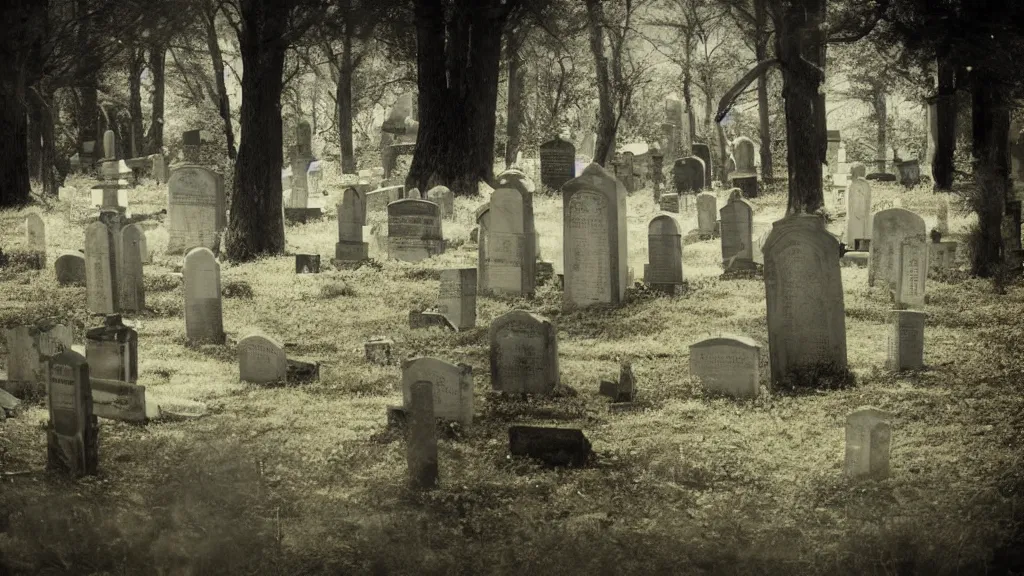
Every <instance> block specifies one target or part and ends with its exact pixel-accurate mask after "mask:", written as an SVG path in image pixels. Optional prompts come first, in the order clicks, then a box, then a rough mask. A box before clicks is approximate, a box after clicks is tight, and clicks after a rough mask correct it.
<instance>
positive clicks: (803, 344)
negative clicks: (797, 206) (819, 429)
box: [763, 214, 847, 385]
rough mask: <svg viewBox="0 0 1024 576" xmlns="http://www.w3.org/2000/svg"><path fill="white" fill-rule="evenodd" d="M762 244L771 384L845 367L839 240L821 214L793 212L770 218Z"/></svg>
mask: <svg viewBox="0 0 1024 576" xmlns="http://www.w3.org/2000/svg"><path fill="white" fill-rule="evenodd" d="M763 249H764V277H765V291H766V299H767V308H768V313H767V317H768V353H769V356H770V360H771V362H770V364H771V375H772V379H771V381H772V384H773V385H777V384H780V383H782V382H783V381H785V380H786V378H787V377H788V376H790V375H791V374H792V373H793V372H797V371H801V372H802V371H807V372H808V373H815V372H819V373H820V372H823V371H824V372H826V373H835V372H840V371H843V372H845V370H846V366H847V364H846V316H845V308H844V306H843V283H842V276H841V275H840V270H839V241H838V240H836V238H835V236H833V235H832V234H830V233H829V232H828V231H827V230H826V229H825V221H824V219H823V218H822V217H820V216H818V215H814V214H793V215H790V216H786V217H785V218H783V219H781V220H778V221H777V222H775V224H774V225H773V226H772V230H771V233H770V234H769V235H768V238H767V240H766V241H765V244H764V248H763ZM836 375H837V376H843V375H842V374H836Z"/></svg>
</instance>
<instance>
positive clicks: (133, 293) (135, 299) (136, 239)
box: [90, 224, 146, 378]
mask: <svg viewBox="0 0 1024 576" xmlns="http://www.w3.org/2000/svg"><path fill="white" fill-rule="evenodd" d="M144 250H146V233H145V232H143V231H142V227H141V226H139V225H138V224H129V225H127V226H125V227H124V228H122V229H121V262H120V266H118V283H117V284H118V289H119V290H120V291H121V293H120V297H119V298H118V302H119V304H120V306H121V310H125V311H131V312H138V311H140V310H145V309H146V287H145V283H144V281H143V274H142V268H143V263H144V262H145V256H144V255H143V253H142V252H143V251H144ZM90 364H92V362H90ZM100 378H104V376H100Z"/></svg>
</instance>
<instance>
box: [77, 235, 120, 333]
mask: <svg viewBox="0 0 1024 576" xmlns="http://www.w3.org/2000/svg"><path fill="white" fill-rule="evenodd" d="M117 278H118V269H117V253H116V250H115V246H114V238H113V237H112V235H111V233H110V229H109V228H107V226H106V225H105V224H104V223H103V222H93V223H92V224H89V226H87V227H86V229H85V293H86V302H87V306H88V308H89V312H91V313H93V314H113V313H115V312H119V311H120V310H121V308H120V302H119V299H120V296H121V295H120V289H119V288H118V287H117Z"/></svg>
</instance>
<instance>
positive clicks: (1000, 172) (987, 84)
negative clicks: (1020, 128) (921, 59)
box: [971, 68, 1019, 278]
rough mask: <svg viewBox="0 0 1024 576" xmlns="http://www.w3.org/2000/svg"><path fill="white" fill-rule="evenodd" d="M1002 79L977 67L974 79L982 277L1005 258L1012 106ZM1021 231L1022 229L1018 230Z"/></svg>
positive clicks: (975, 260)
mask: <svg viewBox="0 0 1024 576" xmlns="http://www.w3.org/2000/svg"><path fill="white" fill-rule="evenodd" d="M1003 90H1004V88H1003V87H1002V84H1001V83H999V82H998V81H993V78H992V77H991V76H990V75H988V74H986V73H985V72H984V71H983V70H980V69H978V68H975V69H974V71H973V72H972V82H971V96H972V98H971V102H972V110H971V118H972V121H971V128H972V144H973V156H974V158H973V162H974V179H975V182H976V185H977V192H976V194H977V195H978V196H977V197H976V198H974V202H973V204H974V206H973V208H974V210H975V212H977V214H978V238H977V242H975V243H974V247H973V248H974V250H973V251H972V252H973V253H972V255H971V256H972V258H971V272H972V273H973V274H975V275H977V276H980V277H982V278H990V277H992V276H994V275H996V274H997V273H998V271H999V269H1000V266H1001V264H1002V262H1003V257H1004V255H1005V253H1004V250H1005V249H1006V248H1008V246H1005V245H1004V239H1003V234H1002V232H1003V229H1002V224H1003V212H1004V210H1005V208H1006V194H1007V190H1008V189H1009V186H1010V166H1009V149H1008V148H1009V135H1010V107H1009V103H1008V102H1007V101H1006V98H1005V94H1004V92H1003ZM1018 233H1019V231H1018Z"/></svg>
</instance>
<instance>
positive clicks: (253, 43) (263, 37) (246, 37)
mask: <svg viewBox="0 0 1024 576" xmlns="http://www.w3.org/2000/svg"><path fill="white" fill-rule="evenodd" d="M241 13H242V26H241V31H240V34H239V39H238V40H239V42H238V43H239V48H240V51H241V54H242V66H243V67H244V70H245V74H243V75H242V110H241V128H242V135H243V140H242V145H241V146H240V147H239V150H238V158H237V161H236V162H235V174H234V176H235V177H234V185H233V186H232V194H231V212H230V219H229V221H228V229H227V233H226V234H225V236H224V247H225V253H226V255H227V257H228V258H229V259H231V260H235V261H247V260H254V259H256V258H259V257H260V256H262V255H269V254H280V253H281V252H283V251H284V246H285V242H284V222H283V221H282V218H283V217H284V214H283V211H282V198H281V192H282V191H281V163H282V159H281V149H282V146H283V145H284V144H283V134H282V127H281V90H282V88H283V79H282V77H281V75H282V73H283V71H284V53H285V49H286V45H285V43H284V40H283V38H282V36H283V34H284V27H285V25H286V24H285V23H286V21H287V18H286V16H287V5H284V6H282V5H281V4H276V5H272V6H270V7H267V6H266V5H265V4H263V3H259V4H256V2H255V1H254V0H243V2H242V3H241Z"/></svg>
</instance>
